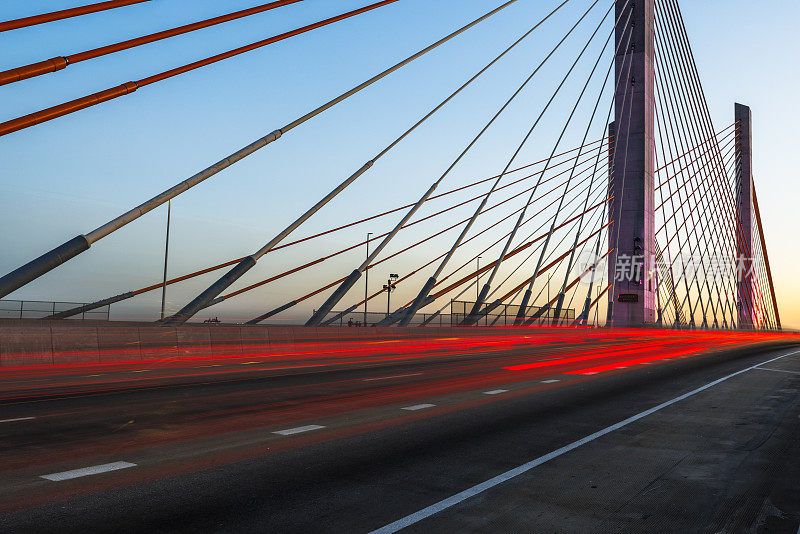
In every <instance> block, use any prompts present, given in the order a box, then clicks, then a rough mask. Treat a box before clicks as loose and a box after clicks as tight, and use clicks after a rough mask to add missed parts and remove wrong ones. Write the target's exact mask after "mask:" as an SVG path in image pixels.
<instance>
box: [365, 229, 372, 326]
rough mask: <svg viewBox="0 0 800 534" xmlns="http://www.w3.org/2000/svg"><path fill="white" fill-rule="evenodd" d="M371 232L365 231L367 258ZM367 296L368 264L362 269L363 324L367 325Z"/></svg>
mask: <svg viewBox="0 0 800 534" xmlns="http://www.w3.org/2000/svg"><path fill="white" fill-rule="evenodd" d="M371 235H372V232H367V258H369V236H371ZM368 298H369V265H367V268H366V269H364V326H367V300H368Z"/></svg>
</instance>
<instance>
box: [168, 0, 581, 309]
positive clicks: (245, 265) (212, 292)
mask: <svg viewBox="0 0 800 534" xmlns="http://www.w3.org/2000/svg"><path fill="white" fill-rule="evenodd" d="M515 1H516V0H510V1H509V2H507V3H506V4H503V5H501V6H500V7H498V8H496V9H495V10H493V11H492V12H490V13H487V14H486V15H484V16H483V17H482V18H487V17H489V16H491V14H493V13H496V12H498V11H500V10H501V9H503V8H504V7H506V6H508V5H510V4H511V3H513V2H515ZM567 1H569V0H564V2H563V3H562V4H560V5H559V6H557V7H556V8H555V9H554V10H553V11H551V12H550V13H549V14H548V15H547V16H545V18H544V19H542V20H541V21H540V22H539V23H537V24H536V25H534V27H533V28H532V29H531V30H530V31H529V32H527V33H526V34H525V35H523V37H522V38H520V39H518V40H517V41H516V42H515V43H514V44H512V45H511V47H509V48H507V49H506V50H505V51H503V52H502V53H501V54H500V55H499V56H497V58H496V59H495V60H493V61H491V62H490V63H489V64H488V65H486V66H485V67H484V68H483V69H481V70H480V71H479V72H478V73H477V74H475V75H474V76H473V77H472V78H471V79H470V80H467V82H465V83H464V84H462V86H461V87H459V88H458V89H457V90H456V91H455V92H453V93H451V94H450V96H448V97H447V98H446V99H445V100H444V101H442V102H441V103H440V104H439V105H437V106H436V107H435V108H433V109H432V110H431V111H430V112H428V114H426V115H425V116H424V117H422V118H421V119H420V120H419V121H417V123H415V124H414V125H413V126H411V128H409V129H408V130H406V131H405V132H404V133H403V134H401V135H400V136H399V137H398V138H397V139H396V140H395V141H393V142H392V143H390V144H389V145H388V146H387V147H385V148H384V149H383V150H382V151H380V152H379V153H378V154H377V155H376V156H375V157H374V158H372V159H371V160H368V161H367V162H366V163H365V164H364V165H363V166H362V167H361V168H360V169H358V170H357V171H356V172H355V173H353V174H352V175H351V176H350V177H348V178H347V179H345V180H344V181H343V182H342V183H341V184H339V186H337V187H336V188H335V189H333V190H332V191H331V192H330V193H328V194H327V195H326V196H325V197H324V198H322V199H321V200H320V201H319V202H317V204H315V205H314V206H313V207H312V208H310V209H309V210H308V211H306V212H305V213H304V214H303V215H301V216H300V217H299V218H298V219H297V220H295V221H294V222H293V223H292V224H290V225H289V226H288V227H286V228H285V229H284V230H283V231H282V232H280V233H279V234H278V235H277V236H275V237H274V238H273V239H272V240H270V241H269V242H268V243H267V244H266V245H264V246H263V247H261V248H260V249H259V250H258V251H256V252H255V253H254V254H252V255H251V256H249V257H248V258H247V259H246V260H244V261H243V262H242V263H240V264H239V265H237V266H236V267H234V268H233V269H232V270H231V271H229V272H228V273H227V274H225V275H224V276H223V277H222V278H220V279H219V280H218V281H217V282H215V283H214V284H212V285H211V286H209V287H208V289H206V290H205V291H203V292H202V293H201V294H200V295H198V296H197V297H196V298H195V299H194V300H192V301H191V302H189V303H188V304H187V305H186V306H184V307H183V308H182V309H181V310H180V311H179V312H178V313H177V314H175V315H174V316H173V317H171V318H170V319H169V320H168V321H167V322H168V323H169V324H180V323H183V322H185V321H187V320H188V319H189V318H190V317H192V316H193V315H194V314H195V313H197V312H198V311H200V310H201V309H203V308H205V307H207V306H208V305H209V304H210V303H211V302H213V301H214V299H215V298H216V297H217V296H218V295H219V294H220V293H221V292H222V291H224V290H225V289H226V288H227V287H229V286H230V285H231V284H232V283H233V282H235V281H236V280H237V279H239V278H240V277H241V276H242V275H243V274H244V273H245V272H247V271H248V270H250V268H252V267H253V266H254V265H255V263H256V262H257V261H258V259H259V258H261V257H262V256H263V255H264V254H266V253H267V252H269V250H271V249H272V248H274V247H275V245H277V244H278V243H279V242H281V241H282V240H283V239H284V238H285V237H286V236H288V235H289V234H290V233H291V232H293V231H294V230H295V229H297V228H298V227H299V226H300V225H301V224H302V223H303V222H305V221H306V220H308V219H309V218H310V217H311V216H312V215H313V214H314V213H316V212H317V211H319V209H321V208H322V207H323V206H325V205H326V204H327V203H328V202H330V201H331V200H332V199H333V198H335V197H336V196H337V195H338V194H339V193H341V192H342V191H343V190H344V189H346V188H347V187H348V186H349V185H350V184H352V183H353V182H354V181H355V180H356V179H357V178H358V177H359V176H361V175H362V174H363V173H365V172H366V171H367V170H369V169H370V167H372V165H373V164H374V163H375V161H376V160H378V159H379V158H381V157H382V156H383V155H384V154H386V153H387V152H389V151H390V150H391V149H392V148H394V147H395V146H396V145H397V144H398V143H400V141H402V140H403V139H405V137H406V136H407V135H409V134H410V133H411V132H412V131H413V130H415V129H416V128H417V127H418V126H419V125H420V124H422V123H423V122H425V121H426V120H427V119H428V118H429V117H430V116H432V115H433V114H434V113H436V112H437V111H438V110H439V109H441V108H442V107H443V106H444V105H445V104H446V103H447V102H449V101H450V99H452V98H453V97H455V96H456V95H457V94H458V93H459V92H460V91H461V90H462V89H464V88H465V87H466V86H467V85H469V84H470V83H471V82H472V81H473V80H475V79H477V78H478V77H479V76H480V75H481V74H482V73H483V72H485V71H486V70H487V69H488V68H489V67H491V66H492V65H493V64H494V63H495V62H496V61H498V60H499V59H500V58H501V57H502V56H503V55H505V54H506V53H507V52H508V51H509V50H510V49H511V48H513V46H516V44H518V43H519V42H521V41H522V39H524V38H525V37H527V36H528V35H530V34H531V33H532V32H533V31H534V30H536V29H537V28H538V27H539V26H541V25H542V24H544V22H545V21H546V20H548V19H549V18H550V17H551V16H552V15H553V14H554V13H555V12H556V11H558V10H559V9H560V8H561V7H562V6H563V5H564V4H566V2H567ZM479 20H480V19H479ZM475 24H477V21H476V22H475ZM423 202H424V200H423ZM418 207H419V204H417V205H415V207H414V208H412V209H411V210H410V212H414V211H416V209H417V208H418ZM406 220H407V219H406ZM398 230H399V227H395V229H394V230H393V231H392V233H390V235H389V236H387V237H386V238H385V239H384V241H383V242H382V243H381V244H380V245H378V246H377V247H376V253H379V252H380V251H381V250H382V249H383V247H384V246H385V245H386V243H388V241H389V240H391V237H392V235H393V234H395V233H397V231H398ZM354 274H355V273H354ZM360 276H361V272H360V271H359V273H358V275H357V276H355V277H353V275H351V278H349V279H352V281H353V283H354V282H355V280H356V279H357V278H359V277H360ZM349 279H348V280H349ZM350 285H352V283H351V284H350Z"/></svg>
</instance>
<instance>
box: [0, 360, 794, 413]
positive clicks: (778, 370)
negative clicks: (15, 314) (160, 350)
mask: <svg viewBox="0 0 800 534" xmlns="http://www.w3.org/2000/svg"><path fill="white" fill-rule="evenodd" d="M756 369H758V370H759V371H775V372H778V373H789V374H792V375H800V373H798V372H797V371H787V370H786V369H773V368H772V367H756ZM0 423H2V421H0Z"/></svg>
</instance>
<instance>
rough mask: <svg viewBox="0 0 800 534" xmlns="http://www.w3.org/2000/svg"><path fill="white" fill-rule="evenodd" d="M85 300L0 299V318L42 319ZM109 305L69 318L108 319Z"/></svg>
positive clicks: (81, 304)
mask: <svg viewBox="0 0 800 534" xmlns="http://www.w3.org/2000/svg"><path fill="white" fill-rule="evenodd" d="M85 305H86V303H85V302H48V301H44V300H0V318H3V319H42V318H44V317H48V316H50V315H53V314H54V313H58V312H62V311H67V310H71V309H72V308H77V307H78V306H85ZM110 316H111V305H110V304H108V305H106V306H102V307H100V308H97V309H94V310H90V311H87V312H84V313H82V314H78V315H75V316H73V317H71V319H90V320H93V321H108V320H109V317H110Z"/></svg>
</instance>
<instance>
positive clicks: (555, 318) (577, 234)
mask: <svg viewBox="0 0 800 534" xmlns="http://www.w3.org/2000/svg"><path fill="white" fill-rule="evenodd" d="M623 9H624V6H623ZM631 15H632V12H629V13H628V19H627V21H626V23H625V26H624V27H623V29H622V35H625V32H627V28H628V23H629V22H630V17H631ZM632 35H633V32H632V31H631V32H630V33H629V34H628V40H627V42H626V43H625V49H626V50H627V49H628V46H630V40H631V37H632ZM621 44H622V40H621V39H620V42H619V44H617V48H616V50H615V51H614V61H612V63H611V65H610V66H609V69H608V72H607V73H606V77H605V79H604V80H603V86H602V87H601V88H600V94H598V95H597V101H596V102H595V105H594V109H593V110H592V116H591V118H590V119H589V124H587V126H586V131H585V133H584V135H583V139H584V140H586V139H587V138H588V137H589V130H590V129H591V127H592V123H593V122H594V117H595V114H596V113H597V109H598V107H599V106H600V99H601V98H602V94H603V90H604V89H605V86H606V83H607V81H608V77H609V76H610V74H611V69H612V68H613V67H614V65H615V63H616V56H617V54H619V50H620V45H621ZM598 62H599V58H598ZM595 67H596V65H595ZM621 80H622V69H620V73H619V76H618V77H617V82H616V85H615V87H614V95H616V94H617V91H619V84H620V81H621ZM614 100H615V98H614V97H613V96H612V99H611V104H610V105H609V107H608V114H607V115H606V120H605V123H606V124H608V123H609V121H610V120H611V113H612V111H613V107H614ZM599 158H600V154H599V153H598V160H597V161H596V162H595V166H597V165H598V164H599ZM588 202H589V197H588V195H587V197H586V203H587V204H588ZM582 224H583V219H581V223H580V224H579V225H578V230H577V231H576V232H575V243H576V244H577V242H578V238H579V237H580V233H581V228H582ZM597 246H598V247H599V246H600V235H598V236H597ZM609 246H610V243H609ZM575 249H576V246H573V253H572V254H571V255H570V258H569V262H568V264H567V269H566V272H565V273H564V282H563V284H562V286H561V291H560V292H559V300H558V302H557V305H556V310H555V313H554V314H553V321H554V322H555V323H558V320H559V316H560V314H561V306H562V304H563V302H564V296H565V294H566V291H567V280H568V278H569V273H570V271H571V270H572V264H573V261H574V258H575V254H574V251H575ZM598 252H599V249H598ZM609 253H611V251H609ZM589 291H591V288H590V289H589ZM573 296H574V295H573ZM570 301H571V299H570Z"/></svg>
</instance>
